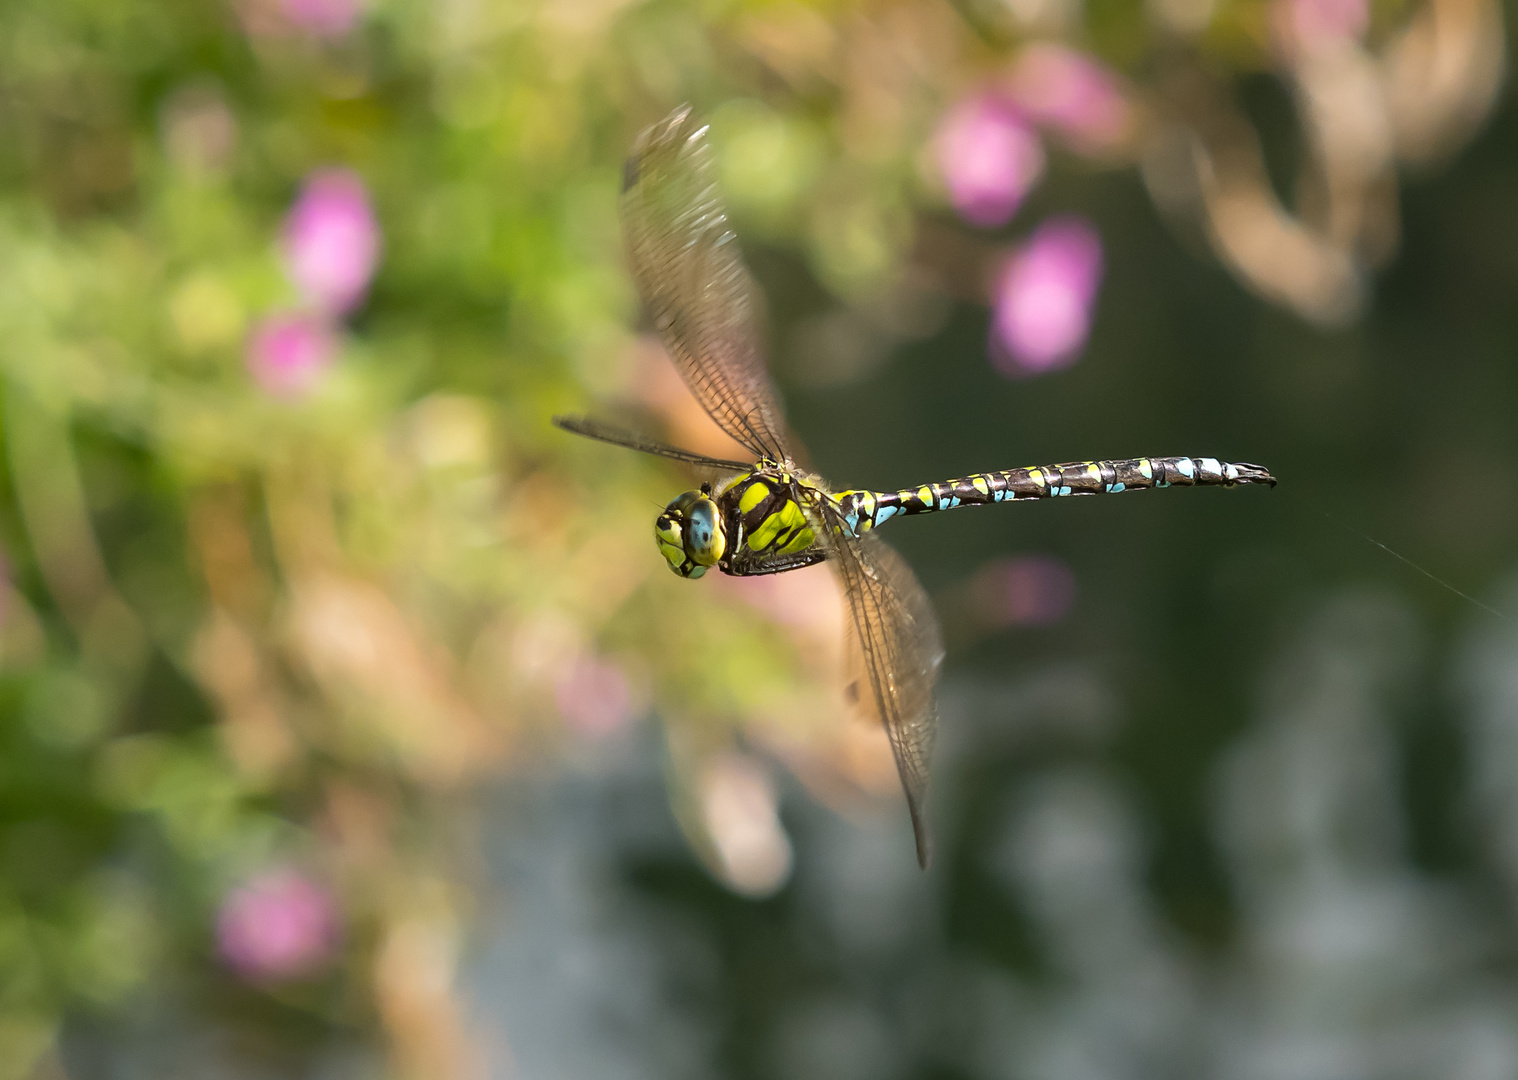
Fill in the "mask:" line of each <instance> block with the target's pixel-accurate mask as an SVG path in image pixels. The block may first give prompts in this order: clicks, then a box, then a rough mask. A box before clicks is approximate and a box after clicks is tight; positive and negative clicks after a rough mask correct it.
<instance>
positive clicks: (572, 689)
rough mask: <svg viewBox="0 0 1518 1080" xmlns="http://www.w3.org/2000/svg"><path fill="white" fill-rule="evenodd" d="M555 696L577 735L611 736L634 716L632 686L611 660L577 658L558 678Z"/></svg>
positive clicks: (560, 709) (590, 657) (563, 715)
mask: <svg viewBox="0 0 1518 1080" xmlns="http://www.w3.org/2000/svg"><path fill="white" fill-rule="evenodd" d="M554 698H555V701H556V703H557V704H558V706H559V715H560V716H562V717H563V718H564V723H565V725H567V726H568V727H569V728H570V730H572V731H574V732H575V733H576V734H578V735H583V736H588V737H591V738H594V737H597V736H602V735H609V734H611V733H612V732H614V731H617V730H619V729H620V728H623V727H625V726H627V724H628V723H630V722H631V721H632V719H633V695H632V689H631V688H630V687H629V686H628V683H627V676H626V675H624V674H623V673H622V669H621V668H620V667H618V666H617V664H616V663H615V662H614V661H611V660H602V659H600V658H598V657H595V656H580V657H578V658H576V659H575V660H574V661H572V662H571V663H569V664H567V665H566V666H565V668H564V670H563V671H562V672H560V673H559V677H558V678H557V679H556V680H555V682H554Z"/></svg>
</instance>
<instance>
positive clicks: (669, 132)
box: [622, 106, 793, 461]
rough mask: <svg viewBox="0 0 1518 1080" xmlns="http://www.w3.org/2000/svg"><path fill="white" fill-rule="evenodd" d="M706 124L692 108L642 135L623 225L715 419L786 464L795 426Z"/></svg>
mask: <svg viewBox="0 0 1518 1080" xmlns="http://www.w3.org/2000/svg"><path fill="white" fill-rule="evenodd" d="M706 130H707V129H706V127H705V126H704V125H702V124H699V123H697V122H696V120H695V119H694V118H693V116H692V115H691V110H690V107H689V106H682V107H680V108H679V109H676V110H675V111H674V112H673V113H671V114H670V115H669V116H668V117H666V118H665V119H664V120H661V121H660V122H659V123H657V124H655V125H654V126H653V127H650V128H648V129H647V130H646V131H644V132H643V133H642V134H641V135H639V136H638V141H637V143H636V144H634V146H633V152H632V155H631V156H630V157H629V158H628V159H627V167H626V172H625V174H624V176H623V181H622V225H623V229H624V231H625V233H626V236H627V248H628V254H629V258H630V259H631V262H632V270H633V276H634V277H635V278H636V279H637V282H638V291H639V292H640V293H641V294H642V296H643V303H644V304H645V305H646V306H647V307H648V311H649V315H650V316H651V317H652V319H653V321H654V326H655V327H656V328H657V329H658V331H659V334H660V336H661V337H662V338H663V339H664V347H665V348H666V349H667V350H668V351H669V355H670V357H671V358H672V359H673V360H674V362H675V365H676V366H677V367H678V368H679V369H680V374H681V375H682V376H683V377H684V378H685V382H686V384H687V385H689V386H690V389H691V392H692V393H693V394H695V396H696V399H697V400H698V401H700V402H701V404H702V406H703V407H704V408H705V409H706V411H707V412H708V413H710V414H711V416H712V419H713V420H715V421H717V423H718V425H719V426H720V427H721V428H722V430H724V431H726V432H727V433H728V434H729V435H731V436H732V437H733V438H734V439H736V440H738V442H739V443H741V444H742V445H743V446H744V447H746V448H747V449H749V450H750V451H752V452H753V454H754V456H755V457H756V458H758V457H767V458H773V459H774V460H776V461H784V460H786V459H787V458H788V457H792V456H793V455H791V454H789V453H787V447H788V443H787V440H786V436H785V422H784V420H783V418H782V415H781V411H780V405H779V399H778V397H777V396H776V394H775V390H774V387H773V386H772V385H771V384H770V378H769V373H768V372H767V371H766V369H765V366H764V356H763V353H762V351H761V349H760V347H759V336H758V334H757V333H756V327H755V322H754V310H755V303H754V285H753V282H752V280H751V279H750V278H749V274H748V270H747V269H746V268H745V267H744V265H743V258H742V256H741V255H740V254H739V253H738V244H737V240H736V238H735V237H734V236H733V233H732V230H731V229H729V228H728V224H727V214H726V211H725V210H724V209H723V206H722V201H721V198H720V197H719V196H718V194H717V185H716V176H715V173H716V169H715V167H714V165H713V162H712V152H711V147H710V145H708V143H707V139H706Z"/></svg>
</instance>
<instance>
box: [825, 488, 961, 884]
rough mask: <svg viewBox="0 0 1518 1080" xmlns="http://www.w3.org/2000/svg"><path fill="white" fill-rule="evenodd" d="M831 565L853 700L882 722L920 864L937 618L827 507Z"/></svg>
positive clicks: (884, 552) (875, 545)
mask: <svg viewBox="0 0 1518 1080" xmlns="http://www.w3.org/2000/svg"><path fill="white" fill-rule="evenodd" d="M821 513H822V516H823V517H824V519H825V520H826V522H827V524H828V526H829V528H827V529H826V530H825V531H826V533H827V535H828V537H829V540H828V542H827V543H828V561H829V562H831V563H832V564H833V566H834V567H835V568H836V569H837V571H838V575H839V577H840V578H841V579H842V581H843V587H844V595H845V596H846V598H847V600H848V605H849V612H850V614H851V615H852V616H853V619H852V628H851V629H852V633H851V634H850V638H849V648H848V665H849V666H848V674H847V678H848V680H849V687H850V696H851V697H852V698H854V699H855V700H856V701H857V703H858V706H859V708H861V709H862V710H864V712H865V713H866V714H868V715H873V716H876V717H878V718H879V720H880V722H881V724H883V725H884V727H885V730H886V734H887V735H888V736H889V737H890V740H891V752H892V753H893V754H894V755H895V757H896V770H897V772H898V773H899V774H900V775H901V786H902V788H903V789H904V790H905V791H906V795H907V808H908V809H909V810H910V811H911V813H912V832H913V835H914V837H915V839H916V841H917V861H918V863H920V864H921V865H922V867H923V868H924V869H926V868H927V865H928V860H929V859H930V858H931V857H932V853H933V841H932V837H931V835H930V834H929V831H928V822H927V802H926V800H927V792H928V765H929V762H930V760H931V758H932V755H933V740H934V736H935V735H936V734H937V732H938V710H937V707H936V706H935V705H934V703H933V688H934V686H935V685H936V684H937V682H938V670H939V668H940V667H941V666H942V664H943V640H942V638H941V637H940V636H939V633H938V618H937V616H936V615H935V614H934V613H933V605H932V603H931V602H930V601H929V600H928V595H927V593H926V592H924V591H923V588H922V586H921V585H920V584H918V582H917V577H916V575H915V574H913V573H912V568H911V567H910V566H908V565H907V561H906V560H905V559H903V558H902V557H901V556H900V555H898V554H897V553H896V551H895V549H893V548H892V547H891V546H890V545H888V544H886V543H885V542H884V541H882V540H880V539H879V538H878V537H876V536H875V535H874V534H873V533H866V534H865V536H864V537H863V539H860V540H858V541H850V540H847V539H844V536H845V533H844V531H843V522H842V520H841V519H840V518H839V516H838V513H837V511H836V510H835V509H833V508H832V506H831V505H829V504H823V506H822V511H821Z"/></svg>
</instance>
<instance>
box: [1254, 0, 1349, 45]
mask: <svg viewBox="0 0 1518 1080" xmlns="http://www.w3.org/2000/svg"><path fill="white" fill-rule="evenodd" d="M1276 18H1277V19H1278V20H1280V22H1281V23H1284V24H1285V29H1286V31H1287V32H1288V33H1289V34H1290V35H1291V37H1292V38H1293V39H1295V40H1296V41H1297V42H1299V43H1300V44H1301V45H1303V46H1306V47H1309V48H1311V47H1314V46H1318V45H1323V44H1334V43H1337V42H1346V41H1358V40H1359V39H1360V38H1361V37H1363V36H1364V34H1365V31H1366V28H1367V27H1368V26H1369V25H1370V4H1369V3H1368V2H1367V0H1278V3H1277V11H1276ZM1278 25H1279V23H1278Z"/></svg>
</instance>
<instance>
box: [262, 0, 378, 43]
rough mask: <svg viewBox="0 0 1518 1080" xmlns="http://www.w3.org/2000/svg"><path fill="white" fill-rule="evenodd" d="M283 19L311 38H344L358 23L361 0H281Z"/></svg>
mask: <svg viewBox="0 0 1518 1080" xmlns="http://www.w3.org/2000/svg"><path fill="white" fill-rule="evenodd" d="M280 7H281V8H282V9H283V11H284V16H285V18H287V19H289V20H290V22H291V23H292V24H294V25H295V26H297V27H299V28H300V29H302V30H304V31H305V32H306V33H308V34H310V35H311V36H312V37H320V38H340V37H345V36H346V35H347V34H348V32H349V31H350V30H352V29H353V27H354V24H356V23H357V22H358V16H359V13H360V11H362V10H363V4H362V2H361V0H281V3H280Z"/></svg>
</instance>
